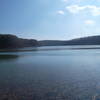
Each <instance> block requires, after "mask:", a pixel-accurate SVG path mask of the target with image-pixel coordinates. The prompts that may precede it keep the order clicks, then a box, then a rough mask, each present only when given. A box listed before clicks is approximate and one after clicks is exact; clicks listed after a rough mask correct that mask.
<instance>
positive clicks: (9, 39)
mask: <svg viewBox="0 0 100 100" xmlns="http://www.w3.org/2000/svg"><path fill="white" fill-rule="evenodd" d="M37 45H38V42H37V40H34V39H22V38H18V37H17V36H15V35H9V34H6V35H0V49H9V48H23V47H32V46H37Z"/></svg>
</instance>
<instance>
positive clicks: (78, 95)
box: [0, 47, 100, 100]
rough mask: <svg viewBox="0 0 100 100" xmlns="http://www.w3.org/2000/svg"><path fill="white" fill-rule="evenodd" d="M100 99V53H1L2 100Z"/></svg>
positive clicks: (79, 51)
mask: <svg viewBox="0 0 100 100" xmlns="http://www.w3.org/2000/svg"><path fill="white" fill-rule="evenodd" d="M47 48H48V47H47ZM47 48H39V49H47ZM49 48H50V47H49ZM56 48H57V47H56ZM60 48H61V47H60ZM63 48H66V47H63ZM99 99H100V50H99V49H91V50H89V49H87V50H79V49H78V50H65V49H62V50H47V51H46V50H38V51H37V52H34V51H27V52H5V53H0V100H99Z"/></svg>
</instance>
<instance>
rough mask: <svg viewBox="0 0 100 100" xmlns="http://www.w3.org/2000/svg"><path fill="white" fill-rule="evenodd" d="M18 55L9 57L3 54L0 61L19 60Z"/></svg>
mask: <svg viewBox="0 0 100 100" xmlns="http://www.w3.org/2000/svg"><path fill="white" fill-rule="evenodd" d="M18 57H19V56H18V55H9V54H2V55H0V60H10V59H16V58H18Z"/></svg>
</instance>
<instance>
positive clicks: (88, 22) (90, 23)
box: [84, 20, 95, 25]
mask: <svg viewBox="0 0 100 100" xmlns="http://www.w3.org/2000/svg"><path fill="white" fill-rule="evenodd" d="M84 23H85V24H87V25H94V24H95V21H94V20H85V22H84Z"/></svg>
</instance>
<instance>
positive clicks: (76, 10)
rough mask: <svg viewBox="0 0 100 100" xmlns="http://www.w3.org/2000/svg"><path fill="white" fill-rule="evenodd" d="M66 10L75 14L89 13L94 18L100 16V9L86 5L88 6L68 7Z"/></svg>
mask: <svg viewBox="0 0 100 100" xmlns="http://www.w3.org/2000/svg"><path fill="white" fill-rule="evenodd" d="M66 9H67V10H68V11H69V12H70V13H73V14H76V13H79V12H81V11H88V12H89V13H90V14H91V15H92V16H98V15H100V7H97V6H95V5H86V6H79V5H71V6H67V7H66Z"/></svg>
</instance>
